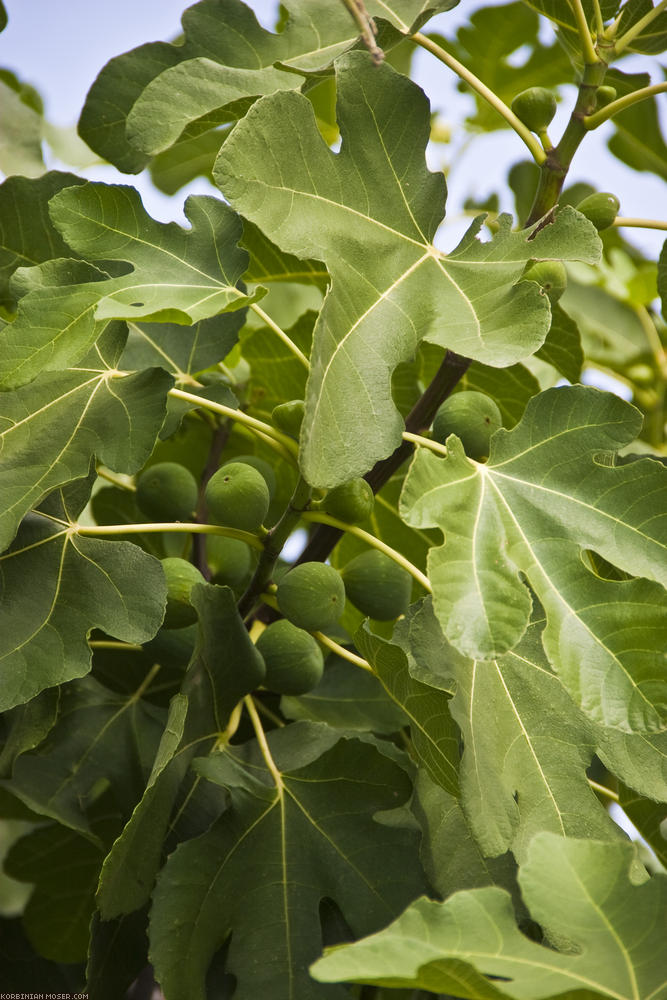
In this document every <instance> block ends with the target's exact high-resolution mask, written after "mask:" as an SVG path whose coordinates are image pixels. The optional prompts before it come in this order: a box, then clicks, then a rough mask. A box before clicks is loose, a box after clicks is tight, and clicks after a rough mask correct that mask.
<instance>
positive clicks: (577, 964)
mask: <svg viewBox="0 0 667 1000" xmlns="http://www.w3.org/2000/svg"><path fill="white" fill-rule="evenodd" d="M633 858H634V848H633V846H632V845H631V844H624V843H618V844H607V843H601V842H598V841H595V840H591V841H582V840H571V839H562V838H560V837H557V836H555V835H554V834H551V833H540V834H538V835H537V836H536V837H535V838H534V839H533V841H532V843H531V845H530V849H529V854H528V859H527V861H526V862H525V863H524V864H523V865H522V866H521V868H520V870H519V884H520V886H521V892H522V895H523V898H524V900H525V903H526V905H527V907H528V909H529V910H530V913H531V915H532V916H533V918H534V919H535V920H536V921H538V922H539V923H541V924H542V926H543V927H545V928H546V929H547V931H548V932H549V933H550V934H552V935H556V936H558V937H559V938H560V940H561V941H563V940H565V941H566V942H571V945H572V947H571V949H570V950H569V951H568V950H564V951H558V950H556V949H553V948H547V947H544V946H542V945H539V944H535V943H534V942H533V941H530V940H529V939H528V937H526V936H524V935H523V934H522V933H521V932H520V931H519V928H518V927H517V925H516V923H515V918H514V913H513V911H512V906H511V902H510V897H509V896H508V894H507V893H506V892H504V891H503V890H502V889H496V888H488V889H475V890H472V891H466V892H457V893H455V894H454V895H453V896H450V897H449V899H448V900H447V901H446V902H444V903H435V902H431V901H430V900H427V899H420V900H417V902H416V903H414V904H413V905H412V906H410V907H409V908H408V909H407V910H406V912H405V913H404V914H402V916H400V917H399V918H398V920H396V921H395V922H394V923H393V924H391V925H390V926H389V927H387V928H386V929H385V930H384V931H381V932H380V933H379V934H375V935H373V936H372V937H370V938H367V939H366V940H364V941H357V942H355V943H354V944H350V945H342V946H339V947H338V948H332V949H328V950H327V952H326V953H325V955H324V957H323V958H321V959H319V961H317V962H316V963H315V964H314V965H313V966H312V967H311V972H312V974H313V976H314V977H315V978H316V979H318V980H320V981H321V982H340V981H346V982H362V983H370V984H376V983H377V984H380V985H386V986H393V987H395V988H399V987H404V988H406V987H412V988H413V989H415V988H416V989H419V988H422V989H427V990H432V991H434V992H438V993H440V992H444V993H447V994H454V996H458V997H468V998H471V1000H478V998H484V1000H487V998H488V1000H492V998H498V1000H499V998H501V997H514V998H517V1000H519V998H521V1000H547V998H554V1000H555V998H556V997H574V996H576V995H578V994H579V991H581V995H582V996H586V997H589V996H591V997H598V996H601V997H614V998H616V1000H638V998H639V997H643V998H647V1000H648V998H649V997H657V996H661V995H662V990H664V988H665V986H666V985H667V982H666V980H665V974H664V973H665V970H664V962H663V961H662V956H661V951H662V948H661V944H662V939H663V929H662V922H661V919H660V913H661V908H662V910H663V912H664V904H665V895H666V894H667V879H665V878H664V877H660V876H657V877H655V878H653V879H651V880H649V881H647V882H644V883H643V884H641V885H637V884H636V882H635V880H634V879H633V878H632V877H631V874H630V869H631V865H632V863H633Z"/></svg>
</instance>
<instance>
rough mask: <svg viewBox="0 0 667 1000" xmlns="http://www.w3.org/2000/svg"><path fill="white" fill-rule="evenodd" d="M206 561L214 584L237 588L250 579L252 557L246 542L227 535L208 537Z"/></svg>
mask: <svg viewBox="0 0 667 1000" xmlns="http://www.w3.org/2000/svg"><path fill="white" fill-rule="evenodd" d="M205 537H206V560H207V562H208V564H209V566H210V569H211V573H212V577H211V582H212V583H219V584H226V585H227V586H228V587H237V586H238V585H239V584H240V583H243V581H244V580H245V579H246V578H247V577H248V575H249V573H250V569H251V567H252V556H251V554H250V549H249V547H248V546H247V545H246V543H245V542H242V541H240V539H238V538H227V537H226V536H225V535H206V536H205Z"/></svg>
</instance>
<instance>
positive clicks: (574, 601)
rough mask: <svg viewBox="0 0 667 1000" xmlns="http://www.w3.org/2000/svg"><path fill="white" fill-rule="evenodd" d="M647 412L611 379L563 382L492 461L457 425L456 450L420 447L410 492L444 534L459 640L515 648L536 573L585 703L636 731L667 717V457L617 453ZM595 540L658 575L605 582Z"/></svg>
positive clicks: (464, 646) (564, 662)
mask: <svg viewBox="0 0 667 1000" xmlns="http://www.w3.org/2000/svg"><path fill="white" fill-rule="evenodd" d="M639 419H640V418H639V414H638V413H637V411H636V410H635V409H634V408H633V407H631V406H629V405H628V404H627V403H625V402H623V401H622V400H620V399H618V398H617V397H615V396H612V395H610V394H606V393H601V392H600V391H599V390H596V389H589V388H584V387H581V386H577V387H564V388H560V389H550V390H547V391H546V392H543V393H541V394H540V395H539V396H536V397H534V398H533V399H532V400H531V402H530V403H529V405H528V407H527V409H526V412H525V415H524V417H523V419H522V420H521V422H520V423H519V424H518V425H517V427H515V428H514V430H512V431H504V430H501V431H498V432H497V433H496V435H494V437H493V439H492V445H491V455H490V458H489V462H488V464H486V465H484V464H481V465H478V464H476V463H473V462H471V461H470V460H469V459H467V458H466V457H465V455H464V453H463V449H462V447H461V445H460V442H459V441H458V439H457V438H456V437H455V436H454V435H452V436H450V437H449V439H448V445H447V447H448V455H447V458H446V459H444V460H443V459H441V458H439V457H436V456H435V455H433V454H432V453H427V452H426V451H425V450H421V451H420V452H419V453H418V454H417V456H416V458H415V460H414V462H413V464H412V466H411V469H410V472H409V474H408V477H407V479H406V484H405V487H404V490H403V494H402V498H401V511H402V516H403V517H404V518H405V519H406V521H407V522H408V523H409V524H412V525H414V526H416V527H431V526H434V525H437V526H439V527H440V528H442V530H443V532H444V533H445V544H444V546H442V547H440V548H438V549H432V550H431V553H430V556H429V562H428V567H429V569H428V572H429V577H430V579H431V582H432V584H433V591H434V608H435V611H436V615H437V616H438V619H439V621H440V623H441V625H442V628H443V630H444V632H445V635H446V636H447V638H448V639H449V641H450V642H451V643H452V644H453V645H455V646H456V648H457V649H459V650H460V651H461V652H463V653H464V654H465V655H467V656H471V657H473V658H479V659H483V660H488V659H492V658H494V657H496V656H499V655H502V654H504V653H506V652H507V651H509V650H510V649H512V648H513V647H514V646H516V644H517V642H518V641H519V640H520V638H521V636H522V635H523V633H524V631H525V629H526V626H527V624H528V619H529V615H530V605H531V600H530V596H529V593H528V590H527V588H526V586H525V584H524V582H523V580H522V578H521V575H520V574H524V575H525V578H526V580H527V582H528V583H529V584H530V586H531V587H532V588H533V590H534V591H535V593H536V594H537V596H538V598H539V600H540V602H541V604H542V606H543V607H544V609H545V612H546V617H547V627H546V629H545V631H544V636H543V642H544V646H545V650H546V652H547V655H548V657H549V660H550V661H551V663H552V664H553V665H554V668H555V669H556V670H557V671H558V674H559V676H560V677H561V679H562V681H563V684H564V685H565V687H566V688H567V690H568V691H569V692H570V694H571V696H572V697H573V699H574V700H575V702H576V703H577V704H579V705H580V706H581V708H582V709H583V711H584V712H585V714H587V715H588V716H589V717H591V718H592V719H594V720H596V721H599V722H601V723H603V724H604V725H606V726H611V727H616V728H618V729H621V730H623V731H626V732H632V731H656V730H660V729H661V728H664V726H665V698H666V696H667V692H666V690H665V680H664V664H663V660H662V656H661V653H660V652H659V651H660V650H661V649H663V648H664V636H665V628H666V627H667V621H666V616H665V602H664V590H663V587H662V586H660V585H659V584H660V583H663V582H664V581H665V579H666V578H665V565H667V563H666V562H665V558H664V547H665V540H664V536H665V518H664V517H663V515H662V514H661V510H662V509H663V508H662V507H661V505H660V499H659V498H660V497H661V496H662V495H664V494H663V491H664V485H663V483H664V469H663V467H662V466H661V465H660V464H659V463H656V462H653V461H651V460H650V459H644V460H639V461H637V462H632V463H629V464H625V465H622V466H614V458H613V455H614V452H615V450H617V449H618V448H620V447H622V446H623V445H625V444H627V443H628V442H629V441H631V440H633V438H634V437H635V436H636V434H637V431H638V430H639V426H638V425H639ZM663 506H664V505H663ZM585 549H591V550H593V551H595V552H597V553H599V554H600V555H601V556H602V557H603V558H605V559H607V560H608V561H609V562H610V563H612V564H613V565H614V566H617V567H619V568H620V569H623V570H625V571H627V572H628V573H631V574H637V576H643V577H647V578H650V579H652V580H656V581H658V582H657V583H651V582H649V580H648V579H629V580H624V581H621V582H610V581H607V580H603V579H601V578H599V577H597V576H596V575H595V574H594V573H593V572H592V571H591V570H589V569H588V568H587V567H586V565H585V563H584V561H583V560H582V550H585Z"/></svg>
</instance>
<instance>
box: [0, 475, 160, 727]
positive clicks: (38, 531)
mask: <svg viewBox="0 0 667 1000" xmlns="http://www.w3.org/2000/svg"><path fill="white" fill-rule="evenodd" d="M84 502H85V501H84ZM82 506H83V504H81V505H80V506H79V505H78V504H74V503H73V502H72V503H71V504H70V502H69V501H68V497H67V495H66V494H65V493H64V492H61V493H60V494H59V495H58V496H57V497H51V498H50V503H49V505H48V507H47V508H46V509H43V510H41V511H35V512H33V513H31V514H29V515H28V516H27V517H26V518H25V519H24V521H23V522H22V524H21V526H20V528H19V532H18V535H17V536H16V538H15V540H14V542H13V544H12V545H11V546H10V548H9V549H8V550H7V551H6V552H5V553H4V554H3V555H2V556H0V581H1V583H2V591H3V600H2V605H1V606H0V662H1V663H2V670H3V685H2V691H1V693H0V706H1V708H2V709H3V710H4V709H7V708H12V707H13V706H14V705H19V704H21V703H22V702H25V701H28V700H29V699H31V698H34V697H35V695H37V694H38V693H39V692H40V691H42V690H44V688H49V687H53V686H55V685H56V684H62V683H63V682H64V681H68V680H71V679H72V678H74V677H82V676H83V675H84V674H86V673H88V671H89V670H90V664H91V651H90V648H89V646H88V641H87V640H88V636H89V635H90V633H91V631H92V629H93V628H99V629H102V630H103V631H104V632H106V633H107V634H109V635H112V636H115V637H116V638H117V639H122V640H124V641H126V642H144V641H145V640H147V639H150V638H151V637H152V636H153V635H154V634H155V633H156V632H157V630H158V628H159V626H160V623H161V621H162V618H163V616H164V607H165V601H166V596H167V588H166V584H165V581H164V574H163V572H162V567H161V566H160V564H159V562H158V561H157V560H156V559H154V558H153V557H152V556H150V555H147V554H146V553H145V552H143V551H142V550H141V549H140V548H138V547H137V546H136V545H132V544H130V543H129V542H115V541H113V542H112V541H103V540H101V539H97V538H89V537H85V536H82V535H79V534H77V533H76V532H74V531H71V530H70V521H75V520H76V516H77V515H78V514H79V513H80V511H81V508H82ZM26 581H28V583H27V584H26ZM37 581H38V582H37Z"/></svg>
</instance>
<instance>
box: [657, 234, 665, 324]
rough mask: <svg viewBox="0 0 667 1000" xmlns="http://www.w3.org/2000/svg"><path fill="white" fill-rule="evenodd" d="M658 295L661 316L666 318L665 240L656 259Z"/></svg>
mask: <svg viewBox="0 0 667 1000" xmlns="http://www.w3.org/2000/svg"><path fill="white" fill-rule="evenodd" d="M658 294H659V295H660V299H661V301H662V315H663V316H667V240H665V242H664V243H663V244H662V250H661V251H660V257H659V259H658Z"/></svg>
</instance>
